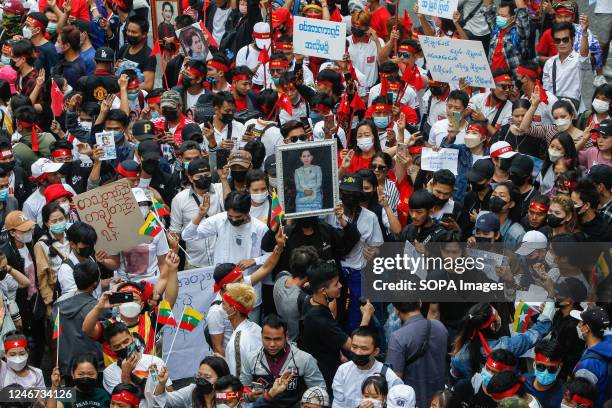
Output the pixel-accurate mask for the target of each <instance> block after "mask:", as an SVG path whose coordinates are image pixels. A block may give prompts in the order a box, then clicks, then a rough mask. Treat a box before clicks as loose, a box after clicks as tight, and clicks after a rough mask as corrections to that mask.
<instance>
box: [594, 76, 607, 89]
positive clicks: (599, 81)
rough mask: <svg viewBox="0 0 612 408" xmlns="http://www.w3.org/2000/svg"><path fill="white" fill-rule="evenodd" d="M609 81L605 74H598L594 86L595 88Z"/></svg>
mask: <svg viewBox="0 0 612 408" xmlns="http://www.w3.org/2000/svg"><path fill="white" fill-rule="evenodd" d="M607 83H608V81H607V80H606V77H605V76H603V75H596V76H595V78H593V86H594V87H595V88H597V87H599V86H602V85H605V84H607Z"/></svg>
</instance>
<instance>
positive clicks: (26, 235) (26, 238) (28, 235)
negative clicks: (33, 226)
mask: <svg viewBox="0 0 612 408" xmlns="http://www.w3.org/2000/svg"><path fill="white" fill-rule="evenodd" d="M33 234H34V231H28V232H20V233H18V234H17V236H16V239H17V240H18V241H19V242H21V243H23V244H29V243H30V242H32V236H33Z"/></svg>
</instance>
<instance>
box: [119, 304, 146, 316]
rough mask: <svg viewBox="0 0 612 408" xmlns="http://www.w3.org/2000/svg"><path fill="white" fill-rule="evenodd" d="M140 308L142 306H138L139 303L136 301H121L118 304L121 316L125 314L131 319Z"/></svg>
mask: <svg viewBox="0 0 612 408" xmlns="http://www.w3.org/2000/svg"><path fill="white" fill-rule="evenodd" d="M141 310H142V307H141V306H140V303H136V302H127V303H122V304H121V305H120V306H119V313H121V315H122V316H125V317H127V318H128V319H133V318H135V317H136V316H138V315H139V314H140V311H141Z"/></svg>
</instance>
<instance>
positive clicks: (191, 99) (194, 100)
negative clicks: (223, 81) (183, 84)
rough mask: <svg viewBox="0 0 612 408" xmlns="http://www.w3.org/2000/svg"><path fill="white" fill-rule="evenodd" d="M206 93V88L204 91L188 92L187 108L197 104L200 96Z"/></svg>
mask: <svg viewBox="0 0 612 408" xmlns="http://www.w3.org/2000/svg"><path fill="white" fill-rule="evenodd" d="M205 93H206V89H202V91H201V92H200V93H198V94H195V95H192V94H190V93H189V91H187V92H186V94H187V109H191V108H193V107H194V106H195V104H196V103H197V102H198V99H199V98H200V96H202V95H204V94H205Z"/></svg>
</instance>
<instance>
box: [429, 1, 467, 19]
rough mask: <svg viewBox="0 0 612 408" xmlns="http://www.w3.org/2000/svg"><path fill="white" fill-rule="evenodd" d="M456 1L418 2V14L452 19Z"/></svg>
mask: <svg viewBox="0 0 612 408" xmlns="http://www.w3.org/2000/svg"><path fill="white" fill-rule="evenodd" d="M457 2H458V0H419V13H422V14H427V15H428V16H438V17H442V18H447V19H449V20H452V19H453V13H454V12H455V10H457Z"/></svg>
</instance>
